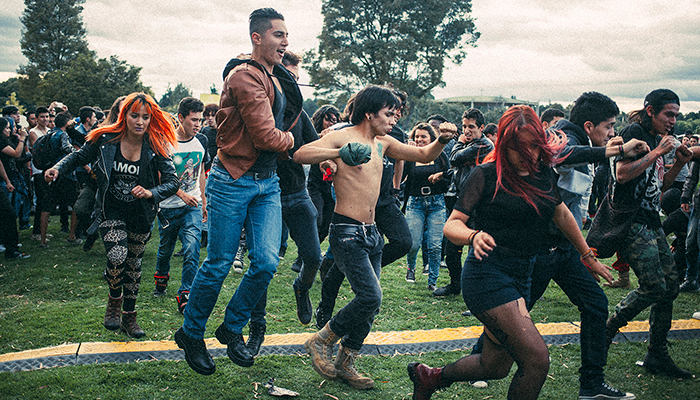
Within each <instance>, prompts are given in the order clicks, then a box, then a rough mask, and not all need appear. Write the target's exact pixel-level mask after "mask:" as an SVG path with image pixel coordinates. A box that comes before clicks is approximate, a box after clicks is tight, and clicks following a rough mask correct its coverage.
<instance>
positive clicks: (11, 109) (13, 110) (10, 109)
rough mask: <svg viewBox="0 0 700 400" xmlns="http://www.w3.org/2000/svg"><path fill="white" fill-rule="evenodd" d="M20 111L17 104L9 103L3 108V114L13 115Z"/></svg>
mask: <svg viewBox="0 0 700 400" xmlns="http://www.w3.org/2000/svg"><path fill="white" fill-rule="evenodd" d="M18 112H19V108H17V106H13V105H9V106H5V107H3V108H2V115H12V114H17V113H18Z"/></svg>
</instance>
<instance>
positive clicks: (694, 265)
mask: <svg viewBox="0 0 700 400" xmlns="http://www.w3.org/2000/svg"><path fill="white" fill-rule="evenodd" d="M699 222H700V210H696V209H695V208H693V209H692V210H691V211H690V221H688V236H687V237H686V239H685V257H686V261H687V263H688V269H687V270H686V272H685V280H686V281H697V280H698V272H700V235H699V234H698V223H699Z"/></svg>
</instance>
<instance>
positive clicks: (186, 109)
mask: <svg viewBox="0 0 700 400" xmlns="http://www.w3.org/2000/svg"><path fill="white" fill-rule="evenodd" d="M202 111H204V103H202V101H201V100H199V99H195V98H194V97H185V98H184V99H182V100H180V105H178V106H177V114H178V115H182V117H183V118H187V117H189V116H190V113H191V112H202Z"/></svg>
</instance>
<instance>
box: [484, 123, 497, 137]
mask: <svg viewBox="0 0 700 400" xmlns="http://www.w3.org/2000/svg"><path fill="white" fill-rule="evenodd" d="M481 132H482V133H483V134H484V135H495V134H496V133H497V132H498V125H496V124H494V123H493V122H491V123H489V124H486V126H485V127H484V130H483V131H481Z"/></svg>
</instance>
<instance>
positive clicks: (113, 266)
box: [100, 219, 151, 311]
mask: <svg viewBox="0 0 700 400" xmlns="http://www.w3.org/2000/svg"><path fill="white" fill-rule="evenodd" d="M100 235H101V236H102V242H103V243H104V245H105V252H106V253H107V268H105V271H104V273H103V276H104V278H105V280H106V281H107V283H109V293H110V295H111V296H112V297H119V296H121V294H122V290H123V292H124V303H123V304H124V305H123V308H124V311H134V309H135V307H136V296H137V295H138V293H139V284H140V283H141V260H142V259H143V253H144V250H145V248H146V243H147V242H148V239H150V237H151V232H147V233H134V232H131V231H130V230H129V229H128V227H127V225H126V223H125V222H124V221H120V220H116V219H111V220H107V221H103V222H102V223H101V224H100Z"/></svg>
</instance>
